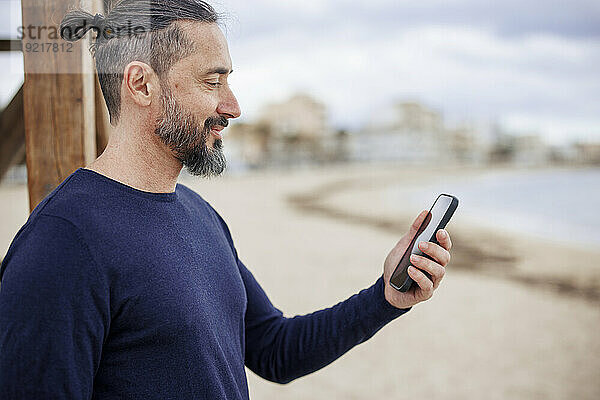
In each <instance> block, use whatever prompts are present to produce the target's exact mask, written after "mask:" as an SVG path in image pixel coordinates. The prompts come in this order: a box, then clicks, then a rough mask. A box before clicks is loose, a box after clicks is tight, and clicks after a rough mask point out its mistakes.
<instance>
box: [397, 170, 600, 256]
mask: <svg viewBox="0 0 600 400" xmlns="http://www.w3.org/2000/svg"><path fill="white" fill-rule="evenodd" d="M440 193H448V194H452V195H455V196H456V197H458V198H459V200H460V205H459V209H458V211H457V213H458V214H457V216H459V215H460V216H464V217H465V218H467V219H469V221H470V222H476V223H479V224H482V225H486V226H488V227H492V228H494V227H495V228H500V229H502V230H508V231H515V232H522V233H526V234H530V235H533V236H537V237H542V238H550V239H557V240H560V241H566V242H578V243H579V244H583V245H586V246H588V245H591V246H593V247H596V248H598V247H599V246H600V168H589V169H548V170H530V171H519V172H516V171H497V172H489V173H484V174H482V175H480V176H477V177H474V178H470V179H468V180H466V179H460V178H452V179H447V180H445V181H444V182H437V183H434V184H431V185H427V186H423V187H420V188H418V189H416V190H406V189H403V188H400V187H397V188H393V189H392V190H391V192H390V195H391V198H392V199H394V201H395V202H397V203H396V204H399V203H404V204H407V202H408V203H409V204H411V205H415V206H416V205H421V206H422V208H423V209H425V208H429V207H430V206H431V204H432V203H433V200H434V199H435V198H436V196H437V195H438V194H440ZM455 220H456V218H455V219H453V222H455Z"/></svg>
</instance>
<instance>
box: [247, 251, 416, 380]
mask: <svg viewBox="0 0 600 400" xmlns="http://www.w3.org/2000/svg"><path fill="white" fill-rule="evenodd" d="M239 266H240V271H241V274H242V278H243V280H244V284H245V286H246V292H247V295H248V308H247V311H246V318H245V323H246V365H247V366H248V368H250V369H251V370H252V371H253V372H255V373H256V374H258V375H259V376H261V377H263V378H265V379H267V380H270V381H274V382H278V383H288V382H290V381H292V380H294V379H296V378H299V377H301V376H304V375H307V374H309V373H311V372H314V371H316V370H318V369H320V368H322V367H324V366H326V365H328V364H330V363H331V362H333V361H334V360H336V359H337V358H339V357H340V356H342V355H343V354H344V353H346V352H347V351H348V350H350V349H351V348H352V347H354V346H356V345H358V344H360V343H362V342H364V341H365V340H367V339H369V338H370V337H371V336H373V335H374V334H375V333H376V332H377V331H378V330H379V329H381V328H382V327H383V326H384V325H386V324H387V323H388V322H390V321H392V320H393V319H395V318H396V317H398V316H400V315H402V314H404V313H406V312H407V311H408V309H406V310H400V309H397V308H395V307H393V306H392V305H391V304H389V303H388V302H387V301H386V300H385V297H384V287H383V278H379V279H378V280H377V282H376V283H375V284H374V285H372V286H371V287H369V288H367V289H364V290H362V291H361V292H360V293H358V294H355V295H354V296H352V297H350V298H349V299H347V300H345V301H343V302H340V303H338V304H336V305H335V306H333V307H331V308H327V309H324V310H320V311H316V312H314V313H311V314H308V315H302V316H296V317H293V318H285V317H283V314H282V313H281V311H280V310H278V309H277V308H275V307H274V306H273V304H272V303H271V302H270V301H269V299H268V297H267V295H266V294H265V292H264V291H263V290H262V288H261V287H260V285H259V284H258V282H257V281H256V280H255V279H254V277H253V276H252V274H251V273H250V271H248V269H247V268H246V267H245V266H244V265H243V264H242V263H241V262H239Z"/></svg>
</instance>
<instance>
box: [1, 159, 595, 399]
mask: <svg viewBox="0 0 600 400" xmlns="http://www.w3.org/2000/svg"><path fill="white" fill-rule="evenodd" d="M478 173H480V171H476V170H456V171H453V170H447V169H444V170H428V171H421V172H417V171H416V170H414V169H407V168H403V167H397V166H396V167H394V166H381V165H362V166H343V167H336V168H313V169H305V170H301V171H296V172H263V173H257V174H248V175H244V176H228V177H223V178H219V179H213V180H208V181H206V180H199V179H193V180H190V179H185V180H184V183H185V184H186V185H188V186H190V187H192V188H193V189H194V190H196V191H197V192H198V193H200V194H201V195H202V196H203V197H204V198H205V199H207V200H208V201H209V202H211V204H212V205H213V206H214V207H215V208H216V209H217V210H218V211H219V212H220V213H221V215H223V217H224V218H225V220H226V221H227V223H228V224H229V227H230V229H231V231H232V234H233V237H234V240H235V244H236V247H237V250H238V253H239V254H240V257H241V258H242V260H243V261H244V263H245V264H246V265H247V266H248V268H250V270H251V271H252V272H253V273H254V275H255V276H256V278H257V280H258V281H259V282H260V283H261V285H262V286H263V287H264V289H265V290H266V292H267V293H268V294H269V296H270V298H271V300H272V302H273V303H274V304H275V305H276V306H277V307H278V308H280V309H281V310H282V311H283V312H284V313H285V314H286V315H287V316H293V315H296V314H304V313H309V312H312V311H315V310H317V309H320V308H324V307H329V306H331V305H333V304H335V303H337V302H338V301H341V300H343V299H345V298H347V297H349V296H350V295H352V294H354V293H356V292H358V291H359V290H360V289H362V288H364V287H367V286H369V285H371V284H372V282H374V281H375V280H376V279H377V278H378V277H379V276H380V275H381V273H382V265H383V260H384V259H385V257H386V255H387V253H388V252H389V250H390V249H391V248H392V247H393V246H394V244H395V243H396V242H397V240H398V239H399V238H400V237H401V236H402V235H403V234H404V232H405V231H406V230H407V228H408V224H409V223H410V222H411V221H412V219H413V218H414V216H415V215H416V214H417V213H418V212H419V211H420V210H421V209H418V208H410V209H404V208H403V207H402V205H399V206H390V205H389V204H387V203H386V202H385V201H382V196H384V195H383V194H382V193H383V192H382V190H383V189H384V188H385V186H386V185H389V184H392V183H398V182H400V183H402V184H406V187H407V188H410V187H414V186H418V185H419V184H420V182H422V180H423V179H426V180H428V181H430V182H431V180H435V179H444V177H447V176H452V175H459V174H460V176H463V177H465V178H466V179H468V177H469V176H474V175H476V174H478ZM515 173H518V172H515ZM411 185H412V186H411ZM432 200H433V199H432ZM26 203H27V194H26V189H25V188H24V187H14V186H8V185H4V186H1V187H0V213H1V214H2V215H0V220H2V221H6V222H7V223H3V224H2V228H1V229H0V241H1V242H0V250H4V249H7V248H8V244H9V242H10V240H11V239H12V236H13V235H14V234H15V233H16V231H17V230H18V229H19V227H20V225H21V224H22V223H23V222H24V221H25V219H26V217H27V210H26V208H27V206H26ZM429 206H430V204H424V205H423V207H422V209H425V208H428V207H429ZM448 230H449V231H450V233H451V235H452V237H453V241H454V249H453V259H452V261H451V262H450V265H449V267H448V271H447V275H446V278H445V280H444V283H443V284H442V286H441V287H440V288H439V289H438V291H437V292H436V294H435V296H434V297H433V298H432V299H431V300H429V301H428V302H426V303H423V304H420V305H417V306H416V307H414V309H413V310H412V311H411V312H410V313H408V314H406V315H404V316H403V317H401V318H399V319H397V320H396V321H394V322H392V323H391V324H389V325H388V326H386V327H385V328H383V329H382V330H381V331H380V332H379V333H378V334H376V335H375V337H373V338H372V339H370V340H369V341H367V342H366V343H364V344H361V345H360V346H358V347H356V348H354V349H353V350H351V351H350V352H349V353H347V354H346V355H344V356H343V357H342V358H340V359H339V360H337V361H336V362H334V363H333V364H332V365H330V366H328V367H326V368H324V369H322V370H320V371H318V372H316V373H313V374H311V375H309V376H307V377H304V378H301V379H298V380H296V381H294V382H292V383H291V384H288V385H278V384H273V383H269V382H266V381H264V380H262V379H261V378H259V377H257V376H256V375H254V374H253V373H251V372H250V371H249V372H248V378H249V385H250V393H251V397H252V398H253V399H375V398H383V397H388V396H393V398H397V399H402V398H406V399H410V398H422V399H598V398H600V379H599V378H600V357H598V355H599V354H600V336H599V335H598V334H597V332H596V331H597V329H598V328H600V307H599V306H600V295H599V293H600V290H599V287H600V267H599V266H598V265H599V263H598V261H597V260H598V259H599V256H600V251H598V250H595V249H589V248H588V249H586V248H576V247H575V246H571V245H566V244H564V243H557V242H551V241H547V240H539V239H535V238H526V237H524V236H523V237H519V238H516V237H515V235H514V234H512V235H509V234H507V233H506V232H494V231H492V230H490V229H489V228H482V227H477V226H472V225H471V226H469V225H468V224H467V221H466V220H464V219H461V217H460V214H457V216H456V218H454V219H453V221H452V223H451V225H450V226H449V227H448ZM4 252H5V250H4Z"/></svg>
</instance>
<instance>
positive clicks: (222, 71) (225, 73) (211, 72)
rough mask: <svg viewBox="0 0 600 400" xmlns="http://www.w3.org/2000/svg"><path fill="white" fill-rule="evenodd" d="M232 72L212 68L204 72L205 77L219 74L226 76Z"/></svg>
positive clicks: (221, 68)
mask: <svg viewBox="0 0 600 400" xmlns="http://www.w3.org/2000/svg"><path fill="white" fill-rule="evenodd" d="M232 72H233V70H229V69H227V68H223V67H217V68H213V69H211V70H208V71H206V75H212V74H219V75H228V74H231V73H232Z"/></svg>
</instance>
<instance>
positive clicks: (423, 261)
mask: <svg viewBox="0 0 600 400" xmlns="http://www.w3.org/2000/svg"><path fill="white" fill-rule="evenodd" d="M410 262H411V264H412V265H414V266H415V267H417V268H419V269H422V270H423V271H425V272H427V273H428V274H429V275H431V279H432V280H433V288H434V289H437V287H438V286H439V285H440V282H441V281H442V279H443V278H444V275H445V274H446V269H445V268H444V267H443V266H441V265H440V264H438V263H436V262H434V261H431V260H430V259H428V258H425V257H422V256H418V255H416V254H413V255H412V256H411V257H410Z"/></svg>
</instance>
